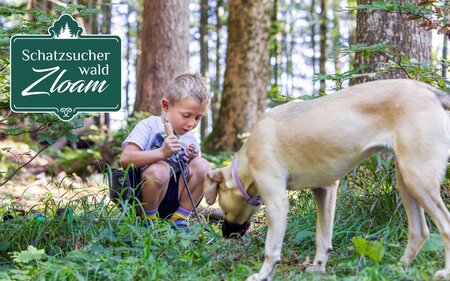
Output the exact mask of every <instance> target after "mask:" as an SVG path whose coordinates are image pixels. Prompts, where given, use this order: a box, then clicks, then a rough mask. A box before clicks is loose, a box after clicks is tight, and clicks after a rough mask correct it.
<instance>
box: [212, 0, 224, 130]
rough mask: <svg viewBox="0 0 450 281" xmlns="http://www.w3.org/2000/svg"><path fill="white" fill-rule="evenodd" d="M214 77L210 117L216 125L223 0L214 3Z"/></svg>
mask: <svg viewBox="0 0 450 281" xmlns="http://www.w3.org/2000/svg"><path fill="white" fill-rule="evenodd" d="M215 14H216V37H217V38H216V52H215V54H216V62H215V64H216V77H215V78H214V87H213V88H214V91H213V92H214V95H213V97H212V101H211V113H212V114H211V115H212V121H213V124H216V122H217V120H218V119H219V109H220V98H219V97H220V93H221V87H220V85H221V84H220V81H221V77H222V67H221V63H220V57H221V52H220V48H221V46H222V44H221V41H220V40H221V38H222V20H223V19H222V18H223V14H224V6H223V0H217V2H216V9H215Z"/></svg>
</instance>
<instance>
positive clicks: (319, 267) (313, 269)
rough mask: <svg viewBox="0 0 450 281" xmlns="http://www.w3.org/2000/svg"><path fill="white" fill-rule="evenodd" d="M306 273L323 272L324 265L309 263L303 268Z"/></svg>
mask: <svg viewBox="0 0 450 281" xmlns="http://www.w3.org/2000/svg"><path fill="white" fill-rule="evenodd" d="M305 272H306V273H325V267H324V266H322V265H310V266H308V267H307V268H306V269H305Z"/></svg>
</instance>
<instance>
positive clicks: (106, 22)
mask: <svg viewBox="0 0 450 281" xmlns="http://www.w3.org/2000/svg"><path fill="white" fill-rule="evenodd" d="M100 2H102V5H101V9H102V14H103V18H102V29H101V30H102V34H111V0H100ZM102 114H104V125H105V126H106V130H107V134H108V138H109V139H112V134H111V131H110V130H109V128H110V123H111V116H110V114H109V113H107V112H106V113H102Z"/></svg>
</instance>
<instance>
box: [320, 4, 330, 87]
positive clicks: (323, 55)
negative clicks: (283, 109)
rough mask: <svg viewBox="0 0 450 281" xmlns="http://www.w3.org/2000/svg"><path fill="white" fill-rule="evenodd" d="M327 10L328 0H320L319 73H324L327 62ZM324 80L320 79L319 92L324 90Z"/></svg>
mask: <svg viewBox="0 0 450 281" xmlns="http://www.w3.org/2000/svg"><path fill="white" fill-rule="evenodd" d="M327 11H328V0H321V1H320V16H319V17H320V20H319V22H320V24H319V29H320V31H319V32H320V57H319V73H320V74H322V75H325V74H326V69H325V66H326V62H327V58H328V55H327V33H328V25H327V24H328V18H327ZM325 82H326V81H325V80H324V79H322V80H320V88H319V93H324V92H325V85H326V84H325Z"/></svg>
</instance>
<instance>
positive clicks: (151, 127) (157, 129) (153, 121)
mask: <svg viewBox="0 0 450 281" xmlns="http://www.w3.org/2000/svg"><path fill="white" fill-rule="evenodd" d="M157 134H160V135H161V136H162V137H163V138H166V136H167V134H166V131H165V130H164V123H163V122H162V120H161V117H160V116H150V117H148V118H146V119H144V120H142V121H140V122H139V123H137V125H136V126H135V127H134V128H133V130H132V131H131V133H130V134H129V135H128V137H127V138H126V139H125V140H124V142H123V143H122V148H125V146H126V145H127V144H129V143H134V144H136V145H137V146H139V148H140V149H141V150H142V151H147V150H150V149H151V146H152V144H153V141H154V140H155V137H156V135H157ZM178 139H179V140H180V144H181V146H182V147H183V148H186V147H188V146H189V145H190V144H194V145H195V146H196V147H197V148H198V150H199V155H200V145H199V144H198V142H197V139H196V138H195V137H194V134H192V133H191V132H187V133H186V134H184V135H182V136H181V137H179V138H178Z"/></svg>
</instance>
